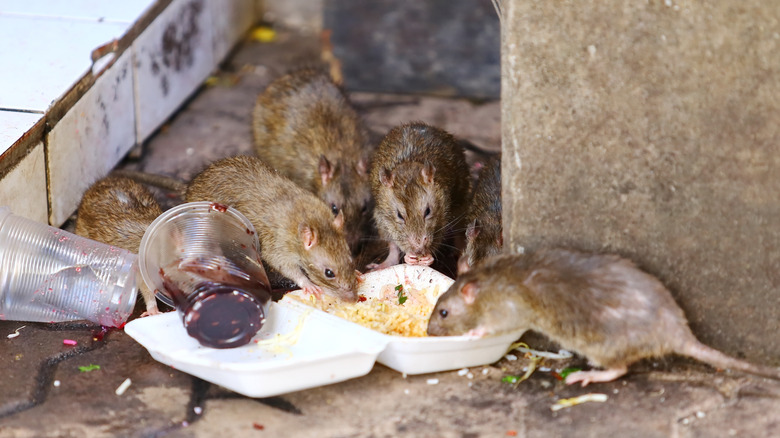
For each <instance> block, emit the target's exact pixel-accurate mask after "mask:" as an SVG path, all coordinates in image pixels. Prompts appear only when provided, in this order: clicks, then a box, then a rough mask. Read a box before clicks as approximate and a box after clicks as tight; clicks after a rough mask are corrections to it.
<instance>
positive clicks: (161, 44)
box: [133, 0, 215, 142]
mask: <svg viewBox="0 0 780 438" xmlns="http://www.w3.org/2000/svg"><path fill="white" fill-rule="evenodd" d="M209 15H210V9H209V8H208V7H206V4H205V0H174V2H173V3H171V5H170V6H168V7H167V8H166V9H165V11H163V12H162V13H161V14H160V15H159V16H158V17H157V19H155V20H154V22H152V24H151V25H150V26H149V27H148V28H147V29H146V30H145V31H144V32H143V33H142V34H141V35H140V36H139V37H138V38H137V39H136V41H135V43H134V44H133V52H134V55H135V69H136V70H135V80H136V105H137V109H136V111H137V112H136V114H137V119H138V128H137V129H138V131H137V138H138V141H139V142H142V141H144V140H146V139H147V138H148V137H149V135H150V134H151V133H152V132H154V130H155V129H157V128H158V127H159V126H160V125H161V124H162V123H163V122H164V121H165V120H166V119H167V118H168V117H169V116H170V115H171V114H173V112H174V111H175V110H176V109H177V108H179V106H180V105H181V104H182V102H184V100H185V99H186V98H187V97H188V96H190V95H191V94H192V92H193V91H195V89H196V88H197V87H198V86H199V85H200V84H201V83H202V82H203V81H204V80H205V79H206V78H207V77H208V75H209V73H210V72H211V71H212V70H213V68H214V65H215V62H214V56H213V55H214V53H213V38H212V32H211V17H210V16H209Z"/></svg>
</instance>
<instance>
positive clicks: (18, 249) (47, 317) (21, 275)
mask: <svg viewBox="0 0 780 438" xmlns="http://www.w3.org/2000/svg"><path fill="white" fill-rule="evenodd" d="M137 272H138V265H137V256H136V255H135V254H133V253H132V252H130V251H127V250H124V249H121V248H117V247H115V246H111V245H107V244H104V243H101V242H96V241H94V240H91V239H88V238H86V237H81V236H78V235H75V234H73V233H69V232H67V231H65V230H62V229H59V228H55V227H52V226H49V225H46V224H42V223H39V222H35V221H32V220H30V219H27V218H24V217H21V216H16V215H14V214H13V213H12V212H11V210H10V209H9V208H8V207H0V319H5V320H14V321H37V322H62V321H72V320H78V319H87V320H90V321H93V322H96V323H98V324H101V325H105V326H109V327H119V326H121V325H122V324H124V322H125V321H127V318H128V317H129V316H130V314H131V313H132V311H133V307H134V306H135V300H136V297H137V288H136V275H137Z"/></svg>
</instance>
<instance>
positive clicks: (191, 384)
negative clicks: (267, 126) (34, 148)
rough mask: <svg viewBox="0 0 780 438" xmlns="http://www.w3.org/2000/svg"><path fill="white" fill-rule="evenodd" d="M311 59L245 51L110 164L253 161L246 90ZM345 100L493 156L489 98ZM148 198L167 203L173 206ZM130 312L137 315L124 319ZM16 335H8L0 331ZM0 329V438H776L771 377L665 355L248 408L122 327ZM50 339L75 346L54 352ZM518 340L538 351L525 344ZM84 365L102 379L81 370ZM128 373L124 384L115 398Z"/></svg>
mask: <svg viewBox="0 0 780 438" xmlns="http://www.w3.org/2000/svg"><path fill="white" fill-rule="evenodd" d="M318 50H319V47H318V40H317V38H314V37H307V36H302V35H297V34H294V33H290V32H280V33H279V34H278V35H277V38H276V40H275V41H274V42H272V43H260V42H255V41H247V42H245V43H244V44H242V45H241V46H240V47H239V48H238V49H237V50H236V51H235V53H234V54H233V55H231V57H230V59H229V60H228V61H227V62H226V63H225V64H224V65H223V67H222V70H221V71H219V72H218V73H216V74H215V75H214V77H213V78H212V79H211V80H210V81H209V82H208V85H206V86H204V87H203V88H202V89H201V90H200V92H198V93H197V94H196V95H195V96H194V97H193V98H192V100H190V101H189V102H188V103H187V104H186V105H185V106H184V107H183V108H182V110H181V111H180V112H179V113H178V114H177V115H176V116H175V117H174V118H173V119H172V120H171V121H170V122H169V123H168V124H166V125H165V126H164V127H163V128H162V129H161V130H160V132H159V133H158V134H157V135H156V136H154V137H153V138H152V140H151V141H150V142H149V143H148V144H147V145H145V148H144V150H143V151H142V154H141V157H140V158H139V159H137V160H127V161H126V162H125V163H123V164H122V167H128V168H133V169H141V170H144V171H147V172H153V173H161V174H165V175H169V176H176V177H180V178H182V179H188V178H190V177H192V176H193V175H194V174H195V173H196V172H198V171H199V170H200V169H202V168H203V167H204V166H205V165H206V164H208V163H209V162H211V161H213V160H215V159H218V158H221V157H225V156H230V155H236V154H248V153H251V143H250V142H251V135H250V126H249V120H250V110H251V108H252V105H253V103H254V99H255V96H256V95H257V94H258V93H259V92H260V91H261V90H262V89H263V88H264V87H265V86H266V85H267V84H268V83H269V82H270V81H271V80H272V79H273V78H275V77H276V76H278V75H279V74H281V73H283V72H285V71H287V70H288V69H290V68H293V67H295V66H299V65H304V64H310V63H311V61H312V60H313V59H317V58H318V56H319V53H318ZM351 97H352V99H353V101H354V103H355V104H356V106H357V107H358V110H359V111H360V112H361V113H362V114H363V116H364V117H365V119H366V120H367V122H368V124H369V126H370V127H371V128H372V129H373V130H374V131H376V132H377V133H379V135H381V134H383V133H384V132H386V131H387V130H388V129H389V128H390V127H392V126H393V125H395V124H397V123H401V122H405V121H408V120H423V121H425V122H428V123H432V124H435V125H438V126H441V127H443V128H444V129H447V130H449V131H451V132H452V133H454V134H456V135H458V136H460V137H462V138H465V139H467V140H469V141H470V142H472V143H473V144H474V145H476V146H478V147H479V148H482V149H483V151H484V153H480V152H478V151H477V152H474V151H471V152H470V153H469V159H470V161H471V162H472V163H475V162H479V161H480V160H482V159H484V158H485V156H486V154H489V153H491V152H495V151H498V150H499V149H500V129H499V124H500V119H499V114H500V108H499V104H498V102H488V103H484V102H482V103H474V102H470V101H466V100H457V99H443V98H433V97H421V96H401V95H376V94H370V93H354V94H352V95H351ZM158 194H159V195H160V196H161V197H162V199H163V200H165V201H166V203H167V205H168V206H170V205H173V204H174V203H175V202H177V200H176V199H175V197H169V196H167V195H166V194H164V193H158ZM142 311H143V309H142V306H141V305H139V306H137V307H136V311H135V313H134V316H133V317H137V316H138V315H139V314H140V313H141V312H142ZM21 326H25V327H24V328H22V329H21V330H19V331H18V332H19V336H16V337H11V338H8V337H7V335H9V334H13V333H14V332H15V330H17V329H18V328H19V327H21ZM0 335H1V336H0V351H2V354H1V355H0V367H1V368H2V370H3V378H2V379H0V437H76V436H78V437H112V436H133V437H135V436H139V437H141V436H142V437H154V436H177V437H212V436H247V437H251V436H257V437H262V436H268V437H271V436H273V437H276V436H285V437H309V436H317V437H395V436H409V437H412V436H414V437H417V436H436V437H441V436H445V437H500V436H518V437H554V436H580V437H596V436H605V435H609V434H612V435H615V436H637V437H668V436H674V437H678V436H682V437H687V436H691V437H693V436H702V437H704V436H706V437H720V436H723V437H726V436H778V435H780V417H779V416H778V415H777V412H778V410H779V409H778V408H780V382H775V381H771V380H767V379H761V378H756V377H752V376H745V375H739V374H732V373H728V372H724V371H720V370H713V369H712V368H710V367H707V366H705V365H702V364H699V363H695V362H693V361H687V360H682V359H675V358H665V359H662V360H657V361H645V362H641V363H639V364H636V365H634V366H633V367H631V369H630V373H629V375H628V376H626V377H624V378H621V379H619V380H618V381H617V382H611V383H605V384H593V385H591V386H589V387H587V388H581V387H579V386H572V387H568V386H566V385H564V384H563V383H562V382H561V381H559V380H558V379H557V378H556V377H555V375H554V374H553V373H551V372H550V371H549V368H552V369H553V370H555V369H561V368H563V367H566V366H569V365H577V366H583V365H584V363H582V361H580V360H577V359H575V360H573V361H572V363H571V364H569V363H564V362H560V361H558V362H552V361H548V362H541V363H540V364H539V367H540V368H539V370H537V371H536V372H535V373H534V374H533V375H532V376H531V377H530V378H529V379H528V380H526V381H524V382H521V383H519V384H516V385H515V384H511V383H506V382H503V381H502V378H504V377H506V376H509V375H522V374H523V369H524V367H526V366H528V365H529V364H530V362H531V361H530V360H529V359H527V358H524V357H523V355H522V354H520V353H518V352H513V354H514V355H515V356H517V359H516V360H509V359H507V358H505V359H502V360H501V361H499V362H497V363H495V364H490V365H486V366H483V367H475V368H472V369H470V370H468V372H461V373H459V372H458V371H449V372H442V373H436V374H429V375H421V376H406V377H405V376H402V375H401V374H399V373H397V372H395V371H393V370H390V369H388V368H386V367H384V366H382V365H379V364H376V365H375V366H374V368H373V370H372V371H371V373H369V374H368V375H366V376H364V377H361V378H358V379H353V380H350V381H347V382H343V383H338V384H334V385H330V386H325V387H320V388H314V389H310V390H305V391H299V392H295V393H291V394H285V395H281V396H278V397H271V398H267V399H251V398H247V397H243V396H240V395H238V394H235V393H232V392H230V391H227V390H224V389H221V388H220V387H218V386H216V385H212V384H209V383H207V382H204V381H202V380H200V379H197V378H194V377H191V376H189V375H187V374H184V373H182V372H179V371H177V370H175V369H172V368H170V367H168V366H165V365H162V364H160V363H157V362H156V361H154V360H153V359H152V358H151V357H150V356H149V354H148V353H147V352H146V350H145V349H144V348H143V347H141V346H140V345H139V344H137V343H136V342H135V341H133V340H132V339H131V338H130V337H128V336H127V335H125V334H124V333H123V332H122V331H121V330H111V331H108V332H103V331H101V329H100V327H97V326H94V325H91V324H87V323H82V322H73V323H61V324H39V323H24V322H15V321H0ZM163 335H164V334H161V336H163ZM63 339H73V340H76V341H77V342H78V344H77V345H76V346H74V347H69V346H64V345H63V344H62V340H63ZM529 342H530V343H531V345H532V346H534V347H537V348H549V347H550V346H549V345H547V344H546V343H545V342H541V341H540V340H539V339H538V338H534V337H531V338H529ZM91 364H95V365H99V366H100V369H95V370H92V371H88V372H87V371H81V370H80V369H79V367H84V366H88V365H91ZM126 378H130V379H131V380H132V385H131V386H130V387H129V388H128V389H127V390H126V391H125V392H124V394H122V395H116V394H115V390H116V388H117V387H119V385H120V384H121V383H122V382H123V381H124V380H125V379H126ZM433 379H435V380H433ZM434 382H435V383H434ZM588 393H600V394H605V395H606V396H607V400H606V401H605V402H589V403H585V404H581V405H577V406H573V407H569V408H564V409H560V410H557V411H553V410H552V409H551V407H552V406H553V405H555V404H556V402H557V401H558V400H560V399H565V398H570V397H576V396H580V395H583V394H588Z"/></svg>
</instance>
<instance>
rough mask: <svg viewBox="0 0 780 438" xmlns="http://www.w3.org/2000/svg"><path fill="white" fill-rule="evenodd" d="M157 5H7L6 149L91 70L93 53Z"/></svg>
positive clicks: (1, 106)
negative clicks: (146, 10)
mask: <svg viewBox="0 0 780 438" xmlns="http://www.w3.org/2000/svg"><path fill="white" fill-rule="evenodd" d="M153 3H154V0H128V1H122V2H104V1H99V0H80V1H68V2H61V1H56V0H36V1H24V0H3V1H1V2H0V41H5V42H6V43H4V44H0V62H1V63H2V65H3V68H2V69H0V151H3V152H4V151H5V150H7V149H8V148H9V147H10V146H11V145H12V144H13V143H14V142H15V141H16V140H18V139H19V138H20V137H21V136H22V134H24V133H25V132H26V131H27V130H29V129H30V128H31V127H32V126H33V125H34V124H35V122H37V121H38V120H39V119H40V117H41V116H40V115H41V114H43V113H44V112H45V111H46V110H47V109H48V108H49V105H50V104H51V103H52V101H54V100H55V99H57V98H59V97H61V96H62V95H63V94H64V93H65V92H66V91H68V89H69V88H70V87H71V86H72V85H73V84H75V83H76V82H77V81H78V80H79V79H80V78H81V77H82V76H83V75H84V74H85V73H86V72H88V71H89V69H90V68H91V65H92V61H91V59H90V54H91V52H92V50H93V49H95V48H96V47H98V46H100V45H102V44H105V43H107V42H109V41H111V40H112V39H114V38H118V37H121V36H122V35H123V34H124V32H125V31H126V30H127V29H128V28H129V27H130V26H131V25H132V24H133V22H134V21H135V20H136V19H137V18H138V17H139V16H140V15H141V13H142V12H143V11H144V10H145V9H146V8H148V7H149V6H150V5H151V4H153ZM9 42H13V43H10V44H9ZM18 111H24V112H22V113H20V112H18Z"/></svg>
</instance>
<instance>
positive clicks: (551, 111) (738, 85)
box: [502, 0, 780, 365]
mask: <svg viewBox="0 0 780 438" xmlns="http://www.w3.org/2000/svg"><path fill="white" fill-rule="evenodd" d="M504 14H505V15H504V21H503V25H504V26H503V29H502V124H503V125H502V137H503V140H502V141H503V148H504V156H503V166H504V193H503V197H504V205H505V208H504V223H505V233H506V236H505V242H507V245H508V248H509V249H510V250H512V251H518V250H520V249H521V248H526V249H533V248H536V247H539V246H540V245H571V246H574V247H578V248H583V249H589V250H598V251H610V252H617V253H620V254H623V255H625V256H628V257H630V258H631V259H633V260H635V261H636V262H637V263H638V264H639V265H640V266H641V267H643V268H644V269H645V270H647V271H649V272H651V273H653V274H656V275H657V276H659V277H660V278H661V279H662V281H664V282H665V284H666V285H667V286H668V287H669V288H670V290H671V291H672V293H673V295H674V296H675V297H676V298H677V301H678V302H679V303H680V305H681V307H682V308H683V310H684V311H685V312H686V314H687V315H688V318H689V320H690V324H691V327H692V329H693V330H694V332H695V333H696V334H697V336H698V337H699V338H700V339H701V340H702V341H704V342H705V343H707V344H709V345H711V346H714V347H716V348H719V349H722V350H724V351H726V352H728V353H730V354H732V355H737V356H744V357H747V358H749V359H751V360H754V361H767V362H769V363H772V364H775V365H778V364H780V338H779V337H778V336H777V333H778V332H780V99H778V97H780V2H766V1H761V0H748V1H742V0H728V1H721V2H713V3H712V4H710V3H708V2H690V1H678V0H665V1H664V0H647V1H633V2H627V3H621V4H617V3H615V2H607V1H595V0H593V1H584V2H543V1H505V2H504Z"/></svg>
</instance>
